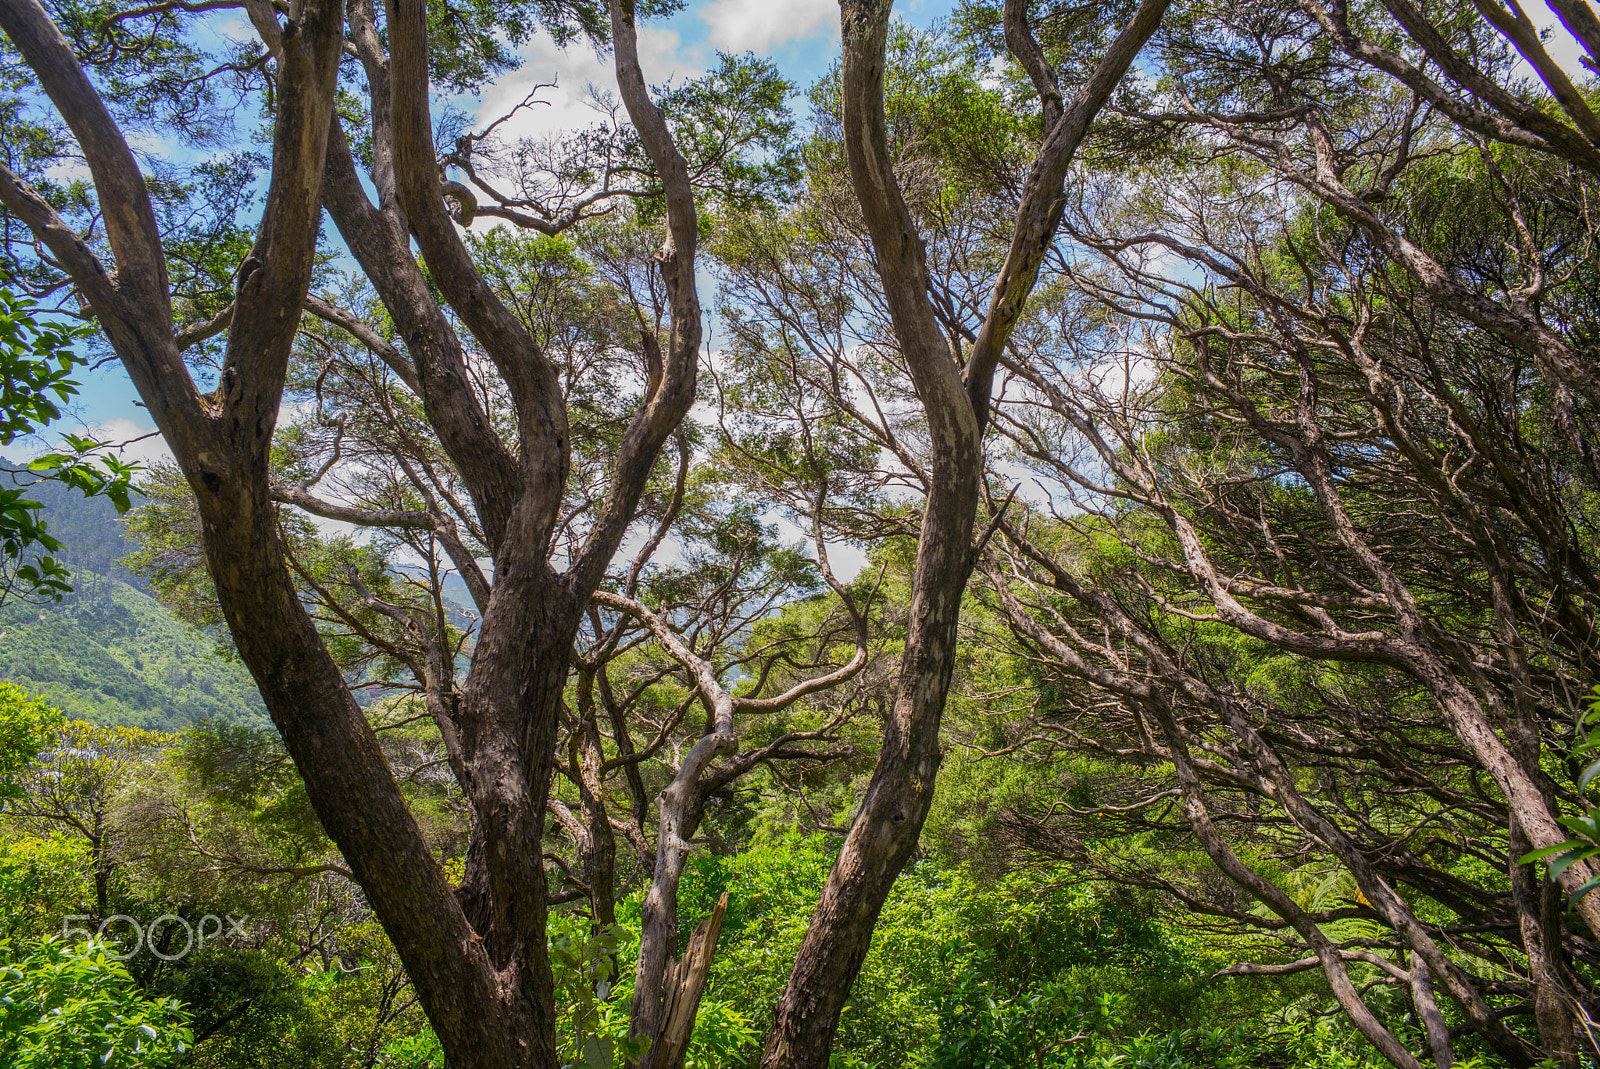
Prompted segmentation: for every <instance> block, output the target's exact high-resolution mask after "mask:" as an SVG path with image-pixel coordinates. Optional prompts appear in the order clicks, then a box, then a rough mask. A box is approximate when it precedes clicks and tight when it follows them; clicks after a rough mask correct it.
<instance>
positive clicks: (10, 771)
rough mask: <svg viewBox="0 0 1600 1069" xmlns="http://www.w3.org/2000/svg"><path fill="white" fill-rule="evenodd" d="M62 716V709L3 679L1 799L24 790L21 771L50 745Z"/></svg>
mask: <svg viewBox="0 0 1600 1069" xmlns="http://www.w3.org/2000/svg"><path fill="white" fill-rule="evenodd" d="M63 719H64V717H63V716H62V714H61V710H59V709H56V708H54V707H52V706H51V705H49V704H48V703H47V702H45V701H43V700H41V699H40V698H37V697H35V696H34V695H32V694H29V693H28V692H27V691H25V690H23V689H22V688H21V687H19V686H17V685H16V684H15V683H6V682H0V799H4V798H15V797H17V796H18V795H20V794H21V793H22V786H21V784H20V782H19V781H18V776H19V774H20V773H21V772H22V770H23V769H25V768H27V767H28V765H30V764H32V763H33V759H34V758H36V757H38V756H39V752H40V751H41V750H43V749H45V748H46V747H47V746H49V745H50V744H51V742H52V741H53V740H54V738H55V735H56V731H57V729H58V728H59V727H60V726H61V722H62V720H63Z"/></svg>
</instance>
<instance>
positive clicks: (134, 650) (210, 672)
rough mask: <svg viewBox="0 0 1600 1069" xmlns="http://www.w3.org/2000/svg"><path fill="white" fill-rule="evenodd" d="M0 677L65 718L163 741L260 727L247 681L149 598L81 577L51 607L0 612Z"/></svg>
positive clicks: (115, 583)
mask: <svg viewBox="0 0 1600 1069" xmlns="http://www.w3.org/2000/svg"><path fill="white" fill-rule="evenodd" d="M0 631H4V632H5V641H4V642H3V643H0V676H4V677H5V678H7V679H10V680H12V681H14V682H15V683H17V684H18V685H20V686H23V687H25V688H26V689H28V690H30V691H32V692H34V693H36V694H39V695H41V696H42V697H43V698H45V699H46V700H48V701H49V702H50V703H51V704H52V705H55V706H57V707H58V708H60V709H61V710H62V711H63V712H65V713H66V714H67V715H68V716H70V717H74V718H78V719H83V720H94V721H99V722H101V723H121V724H133V725H138V726H142V727H148V728H152V729H158V730H164V731H170V730H175V729H179V728H183V727H185V726H187V725H189V724H191V723H196V722H198V721H201V720H207V719H219V718H220V719H227V720H235V721H240V722H246V723H256V724H264V723H265V722H266V711H265V708H264V707H263V706H262V704H261V698H260V694H259V693H258V692H257V690H256V687H255V683H254V681H253V680H251V678H250V676H249V673H247V672H246V671H245V669H244V667H243V666H242V665H240V664H238V663H237V662H233V661H229V660H225V659H224V658H222V657H220V656H218V655H217V653H216V649H215V646H214V644H213V643H212V642H211V641H210V640H209V639H208V638H206V637H205V636H203V635H199V634H196V633H195V631H194V630H193V628H191V627H190V626H189V624H188V623H187V622H186V621H184V620H181V619H179V618H178V617H177V616H175V615H174V614H173V613H172V612H170V611H169V610H167V609H166V608H164V607H163V606H161V605H160V604H158V603H157V602H156V601H155V600H154V599H152V598H151V597H150V596H149V595H147V594H144V593H142V592H140V591H139V590H136V589H135V588H134V587H132V586H130V585H129V584H127V583H125V582H123V581H121V580H120V579H113V578H109V577H104V576H94V575H92V574H90V575H89V576H88V581H87V582H85V583H82V584H80V589H79V590H78V591H77V592H75V593H73V594H71V595H69V596H67V597H66V598H64V599H63V600H62V602H61V603H60V604H59V605H53V606H43V607H41V606H36V605H28V604H25V603H23V602H20V601H19V602H12V603H8V604H4V605H0Z"/></svg>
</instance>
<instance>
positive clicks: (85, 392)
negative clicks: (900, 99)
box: [11, 0, 1582, 460]
mask: <svg viewBox="0 0 1600 1069" xmlns="http://www.w3.org/2000/svg"><path fill="white" fill-rule="evenodd" d="M954 7H955V0H901V2H900V3H898V4H897V5H896V17H897V18H900V19H903V20H905V21H906V22H909V23H912V24H913V25H918V26H926V25H928V24H930V23H932V22H934V21H935V20H937V19H940V18H944V17H947V16H949V14H950V13H951V11H952V10H953V8H954ZM1541 14H1544V15H1548V14H1549V13H1548V12H1547V11H1546V12H1542V13H1541ZM838 18H839V15H838V4H837V0H709V2H705V3H691V4H689V5H688V6H686V7H685V9H684V10H682V11H680V12H678V13H677V14H675V15H673V16H672V17H671V18H668V19H662V20H658V21H655V22H652V23H648V24H646V25H644V26H643V27H641V32H640V49H639V51H640V62H641V64H642V65H643V67H644V70H645V76H646V78H647V79H649V80H650V82H651V83H652V84H662V83H665V82H669V81H673V80H678V79H683V78H688V77H693V76H694V75H697V74H699V73H701V72H703V71H705V70H707V69H708V68H709V67H710V66H711V65H712V64H713V62H714V60H715V57H716V53H717V52H718V51H726V52H745V51H750V52H754V53H756V54H758V55H763V56H767V57H770V58H771V59H772V60H773V61H774V62H775V63H777V65H778V68H779V70H781V71H782V72H783V74H784V76H785V77H786V78H788V79H789V80H790V81H791V82H792V83H793V84H794V85H795V87H796V89H797V99H796V101H795V104H796V108H797V111H798V112H799V113H800V115H801V117H802V118H803V117H804V108H805V104H804V101H803V99H799V94H802V93H803V92H804V90H805V89H806V88H807V87H808V86H810V85H811V84H812V83H813V82H814V81H815V80H816V79H817V78H819V77H821V76H822V75H823V74H824V73H825V72H826V71H827V70H828V68H829V67H830V66H831V65H832V64H833V62H834V61H835V59H837V57H838V54H839V23H838ZM1550 21H1551V22H1552V23H1553V22H1554V20H1553V18H1552V19H1550ZM240 28H241V29H242V27H240ZM1553 29H1554V34H1553V36H1552V38H1551V40H1550V41H1549V47H1550V48H1551V52H1552V54H1553V55H1554V56H1555V57H1556V59H1557V61H1558V62H1560V63H1561V64H1562V65H1563V66H1564V67H1566V68H1567V69H1568V70H1569V71H1571V72H1573V73H1574V74H1576V75H1578V76H1579V77H1581V76H1582V72H1581V68H1579V66H1578V64H1577V56H1578V54H1579V49H1578V46H1577V44H1576V42H1574V41H1572V40H1571V38H1570V37H1568V36H1567V34H1566V33H1565V32H1564V31H1563V30H1561V29H1560V28H1559V25H1555V26H1554V27H1553ZM521 53H522V58H523V65H522V67H521V68H520V69H519V70H517V71H514V72H512V73H511V74H509V75H507V76H505V77H504V78H502V79H500V80H499V81H498V82H496V83H494V84H492V85H490V86H488V87H486V88H485V90H484V92H483V93H482V94H481V96H480V97H479V98H478V99H477V100H476V101H471V100H456V101H452V102H451V103H452V104H454V105H455V106H457V107H461V108H463V109H465V110H467V111H468V112H469V113H472V112H473V111H474V107H475V116H474V117H475V118H476V120H477V126H478V128H479V129H481V128H482V127H483V126H485V125H487V124H488V123H489V122H491V121H493V120H494V119H496V118H498V117H499V116H501V115H502V114H504V113H505V112H507V111H509V110H510V109H511V108H512V107H513V106H515V105H516V104H517V103H519V102H521V101H522V99H523V98H524V97H526V96H527V94H528V92H529V91H530V89H532V88H533V87H534V86H537V85H540V84H543V83H549V82H552V81H554V82H555V83H556V84H555V86H554V87H553V88H550V89H546V90H543V91H541V92H540V94H539V97H538V99H539V100H540V101H541V104H540V105H539V106H537V107H534V108H529V109H524V110H522V111H521V112H519V113H518V114H517V116H516V117H515V118H514V119H513V120H512V122H510V123H508V124H507V125H506V126H505V127H502V131H503V132H504V133H506V134H509V135H511V136H538V135H541V134H549V133H552V132H558V131H561V130H565V129H577V128H581V127H584V126H587V125H589V124H590V123H592V122H593V121H594V120H595V116H594V113H593V112H592V111H591V110H590V107H589V104H588V97H589V93H588V89H589V86H590V85H593V86H595V87H597V88H599V89H601V90H607V89H614V87H615V80H614V79H613V77H612V74H611V65H610V59H609V57H601V56H596V55H595V54H594V52H593V50H591V49H589V48H587V47H586V46H583V45H577V46H574V47H572V48H569V49H565V50H564V49H561V48H558V47H557V46H556V45H555V43H554V42H553V41H552V40H551V39H550V38H549V37H548V36H543V35H541V36H540V37H538V38H535V39H534V40H532V41H530V42H529V43H528V44H527V45H526V46H525V47H524V48H523V49H522V50H521ZM1528 73H1529V74H1531V71H1529V72H1528ZM80 378H81V379H82V381H83V388H82V391H81V393H80V396H79V397H78V398H77V400H76V404H75V405H73V406H72V408H71V410H70V413H69V416H68V418H65V419H63V420H61V421H59V422H58V423H57V424H56V425H55V426H54V427H52V428H51V432H52V433H51V434H50V435H49V439H50V440H51V441H53V440H54V438H55V435H56V434H58V433H59V432H62V431H69V430H71V431H85V430H86V431H89V432H90V433H96V434H98V435H99V437H101V438H102V440H106V441H112V442H116V441H124V440H128V439H133V438H137V437H140V436H143V435H148V434H149V433H150V432H151V430H152V429H153V427H152V424H151V420H150V418H149V416H148V414H147V413H145V412H144V411H143V410H142V409H141V408H140V407H139V405H138V403H137V395H136V393H135V391H134V389H133V385H132V383H130V382H129V381H128V378H127V376H126V375H125V374H124V373H123V372H122V369H121V367H120V366H119V365H117V364H115V363H112V364H109V365H108V366H106V367H105V368H102V369H101V370H99V371H95V372H87V373H85V374H83V375H81V376H80ZM46 444H47V443H46V442H44V441H39V442H36V443H33V448H31V449H29V448H27V447H26V446H25V445H24V443H16V444H15V445H14V446H13V447H11V452H12V453H13V454H14V458H16V457H21V456H25V455H28V454H30V453H37V452H42V451H44V449H45V447H46ZM164 454H165V449H164V446H163V445H162V443H161V442H160V440H159V439H152V440H146V441H141V442H138V443H137V444H135V445H133V446H130V447H129V448H128V449H127V450H126V451H125V456H127V457H128V458H130V459H140V460H149V459H153V458H154V457H158V456H162V455H164Z"/></svg>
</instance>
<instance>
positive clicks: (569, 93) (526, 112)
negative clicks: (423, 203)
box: [477, 26, 705, 142]
mask: <svg viewBox="0 0 1600 1069" xmlns="http://www.w3.org/2000/svg"><path fill="white" fill-rule="evenodd" d="M697 52H698V50H697V49H690V48H685V47H683V44H682V42H681V40H680V39H679V36H678V33H677V31H676V30H671V29H667V28H665V27H661V26H643V27H641V28H640V30H639V65H640V66H641V67H642V68H644V76H645V80H646V81H647V82H649V83H650V84H651V85H662V84H665V83H667V82H672V81H681V80H683V79H685V78H692V77H694V76H695V75H698V74H701V73H703V72H704V70H705V67H704V64H703V63H702V61H701V57H700V56H699V55H698V54H697ZM550 82H554V83H555V85H554V86H553V87H550V88H544V89H539V90H538V92H537V94H536V95H535V96H534V100H535V101H537V103H535V104H532V105H531V106H529V107H526V108H523V109H522V110H521V111H519V112H517V113H516V115H515V116H513V117H512V118H511V119H509V120H507V121H506V122H505V123H502V124H501V125H500V127H499V128H498V130H497V131H496V134H497V135H498V136H500V137H503V138H504V139H505V140H506V141H512V142H514V141H516V140H518V139H519V138H538V137H541V136H544V135H548V134H552V133H559V132H561V131H565V130H581V129H583V128H585V127H588V126H592V125H593V124H594V123H596V122H597V121H599V116H598V115H597V114H596V113H595V111H594V109H593V108H592V107H591V106H590V103H589V87H590V86H591V85H592V86H594V87H595V88H596V89H598V90H600V91H601V92H602V93H611V94H615V93H616V89H617V77H616V70H615V68H614V67H613V66H612V62H611V57H610V56H609V55H608V56H599V55H596V54H595V52H594V50H593V49H592V48H589V47H588V46H587V45H583V44H575V45H573V46H572V47H570V48H562V47H561V46H560V45H558V44H556V43H555V41H553V40H552V39H551V38H550V35H549V34H546V33H540V34H539V35H537V36H536V37H534V38H533V39H532V40H531V41H529V42H528V43H527V44H526V45H524V46H523V48H522V66H521V67H519V68H518V69H517V70H516V71H515V72H513V73H512V74H511V75H510V76H509V77H507V78H504V79H502V80H500V81H498V82H496V83H495V84H494V85H492V86H491V87H489V89H488V90H487V91H486V92H485V93H484V95H483V103H482V105H481V106H480V107H479V108H478V114H477V128H478V129H479V130H482V129H483V128H484V127H486V126H488V125H489V124H490V123H491V122H494V121H495V120H496V119H498V118H499V117H500V116H502V115H504V114H506V113H507V112H509V111H510V110H511V109H512V108H515V107H516V106H517V105H518V104H520V103H522V101H523V100H524V99H525V98H526V97H527V96H528V94H529V93H530V92H532V91H533V90H534V89H535V87H536V86H540V85H548V84H549V83H550Z"/></svg>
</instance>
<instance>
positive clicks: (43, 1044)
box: [0, 939, 192, 1069]
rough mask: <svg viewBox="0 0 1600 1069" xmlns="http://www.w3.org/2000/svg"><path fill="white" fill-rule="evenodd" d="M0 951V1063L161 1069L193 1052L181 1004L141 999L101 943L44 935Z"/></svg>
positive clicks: (59, 1068)
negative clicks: (75, 942) (71, 942)
mask: <svg viewBox="0 0 1600 1069" xmlns="http://www.w3.org/2000/svg"><path fill="white" fill-rule="evenodd" d="M0 956H3V957H0V1063H3V1064H5V1065H7V1066H9V1067H11V1069H133V1067H145V1069H155V1067H158V1066H163V1065H170V1064H172V1063H173V1062H175V1061H176V1060H177V1059H178V1058H179V1057H180V1056H182V1055H183V1053H184V1052H185V1051H186V1050H187V1049H188V1044H189V1042H190V1040H191V1039H192V1036H191V1034H190V1031H189V1029H188V1027H187V1024H186V1021H187V1018H186V1015H185V1014H184V1012H183V1010H182V1008H181V1007H179V1005H178V1004H177V1003H176V1002H174V1001H173V1000H171V999H148V998H144V997H142V996H140V995H139V993H138V992H137V990H136V989H135V988H134V985H133V979H132V977H131V976H129V974H128V970H127V969H126V968H124V967H123V965H122V964H121V963H120V962H118V961H116V960H115V959H113V958H112V957H110V956H109V955H108V954H107V952H106V948H105V947H104V946H103V945H102V944H100V943H98V942H90V943H88V944H85V945H82V946H70V945H67V944H65V943H62V942H59V941H58V940H55V939H45V940H43V941H41V942H39V943H38V944H36V945H34V946H32V947H28V948H26V949H17V948H13V947H10V946H4V947H0Z"/></svg>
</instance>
